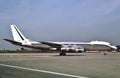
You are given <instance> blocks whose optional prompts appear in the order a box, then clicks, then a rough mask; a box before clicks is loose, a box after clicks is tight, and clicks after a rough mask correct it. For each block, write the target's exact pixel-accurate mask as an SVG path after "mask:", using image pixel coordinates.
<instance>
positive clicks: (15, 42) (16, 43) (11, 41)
mask: <svg viewBox="0 0 120 78" xmlns="http://www.w3.org/2000/svg"><path fill="white" fill-rule="evenodd" d="M3 40H5V41H8V42H10V43H12V44H15V45H22V44H21V43H20V42H17V41H14V40H10V39H3Z"/></svg>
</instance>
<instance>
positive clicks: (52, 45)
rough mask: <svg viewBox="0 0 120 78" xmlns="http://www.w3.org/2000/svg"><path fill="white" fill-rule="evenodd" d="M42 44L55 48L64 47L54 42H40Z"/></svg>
mask: <svg viewBox="0 0 120 78" xmlns="http://www.w3.org/2000/svg"><path fill="white" fill-rule="evenodd" d="M40 43H42V44H46V45H48V46H50V47H54V48H61V47H62V45H61V44H56V43H52V42H40Z"/></svg>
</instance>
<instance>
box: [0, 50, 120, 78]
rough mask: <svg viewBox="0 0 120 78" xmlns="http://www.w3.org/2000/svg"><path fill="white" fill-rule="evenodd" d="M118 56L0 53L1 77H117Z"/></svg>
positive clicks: (111, 54) (116, 54)
mask: <svg viewBox="0 0 120 78" xmlns="http://www.w3.org/2000/svg"><path fill="white" fill-rule="evenodd" d="M119 72H120V53H111V52H110V53H107V55H104V53H102V52H101V53H67V56H59V53H1V54H0V77H1V78H120V74H119Z"/></svg>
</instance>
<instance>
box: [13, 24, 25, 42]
mask: <svg viewBox="0 0 120 78" xmlns="http://www.w3.org/2000/svg"><path fill="white" fill-rule="evenodd" d="M11 30H12V35H13V39H14V40H15V41H18V42H22V41H24V40H26V38H25V36H24V35H23V34H22V33H21V32H20V30H19V29H18V28H17V27H16V26H15V25H11Z"/></svg>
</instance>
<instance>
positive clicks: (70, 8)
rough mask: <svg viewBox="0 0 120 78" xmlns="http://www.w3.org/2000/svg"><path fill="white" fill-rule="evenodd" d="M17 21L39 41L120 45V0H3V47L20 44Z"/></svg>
mask: <svg viewBox="0 0 120 78" xmlns="http://www.w3.org/2000/svg"><path fill="white" fill-rule="evenodd" d="M10 24H15V25H17V27H18V28H19V29H20V30H21V31H22V32H23V33H24V35H25V36H26V37H27V38H29V39H32V40H37V41H80V42H85V41H87V42H89V41H92V40H102V41H108V42H110V43H112V44H114V45H118V44H120V35H119V34H120V0H0V49H16V48H17V47H16V46H14V45H12V44H10V43H8V42H6V41H4V40H3V39H5V38H8V39H13V38H12V34H11V30H10Z"/></svg>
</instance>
